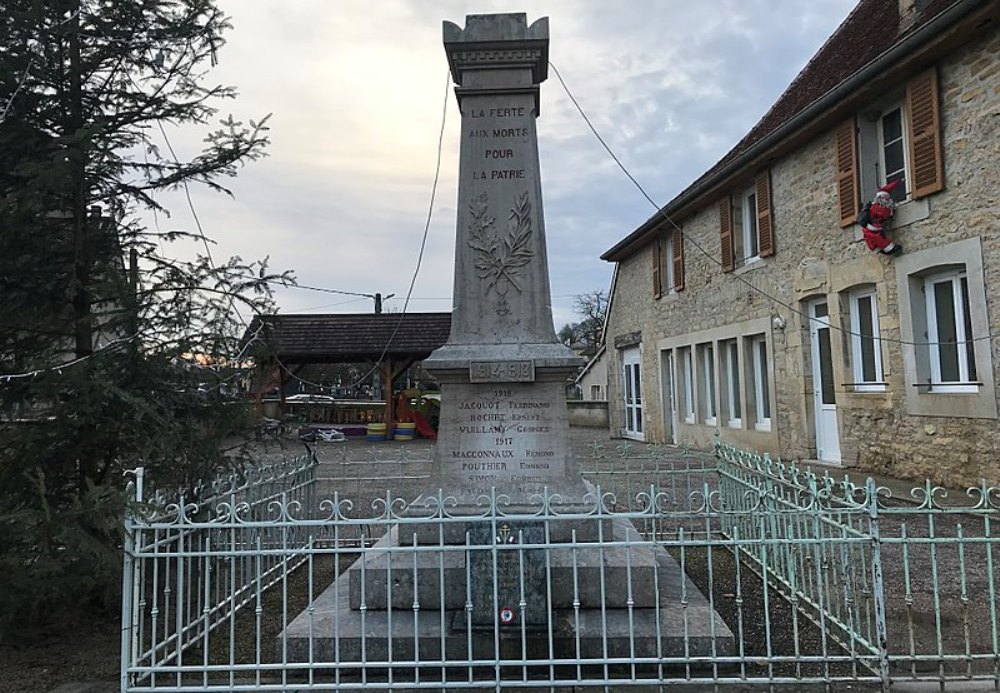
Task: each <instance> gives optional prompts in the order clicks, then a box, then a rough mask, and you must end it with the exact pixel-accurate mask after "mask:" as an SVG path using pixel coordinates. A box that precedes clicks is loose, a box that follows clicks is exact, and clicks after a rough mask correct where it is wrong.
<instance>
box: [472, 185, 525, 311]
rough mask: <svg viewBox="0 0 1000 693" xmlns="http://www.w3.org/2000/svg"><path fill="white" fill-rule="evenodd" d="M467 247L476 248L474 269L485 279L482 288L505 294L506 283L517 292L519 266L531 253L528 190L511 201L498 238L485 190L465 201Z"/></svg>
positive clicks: (523, 263) (519, 289)
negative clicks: (467, 201) (508, 212)
mask: <svg viewBox="0 0 1000 693" xmlns="http://www.w3.org/2000/svg"><path fill="white" fill-rule="evenodd" d="M469 214H470V215H471V216H472V221H471V222H470V223H469V247H471V248H472V249H473V250H475V251H476V269H477V270H479V277H480V279H485V280H487V281H488V284H487V287H486V290H487V291H489V290H490V289H493V288H496V289H497V291H498V293H501V294H502V293H506V291H502V290H501V288H504V289H506V285H507V284H509V285H510V286H513V287H514V288H515V289H516V290H517V292H518V293H520V292H521V291H522V287H521V285H520V283H519V282H518V275H520V274H521V269H522V268H523V267H524V266H525V265H527V264H528V263H529V262H531V259H532V258H533V257H534V256H535V253H534V251H533V250H532V249H531V247H530V243H531V236H532V234H533V233H534V229H532V227H531V201H530V200H529V198H528V193H527V192H523V193H521V194H520V195H519V196H518V197H517V199H516V200H515V201H514V205H513V206H512V207H511V209H510V215H509V216H508V218H507V233H506V235H505V236H504V237H503V238H501V237H500V235H499V234H497V233H491V232H492V231H493V229H494V222H495V218H494V217H493V216H490V214H489V199H488V196H487V193H482V194H481V195H479V196H477V197H476V198H474V199H473V200H472V202H470V203H469Z"/></svg>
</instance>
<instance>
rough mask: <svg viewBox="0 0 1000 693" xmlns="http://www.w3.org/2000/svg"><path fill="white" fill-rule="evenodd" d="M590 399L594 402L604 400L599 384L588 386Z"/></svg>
mask: <svg viewBox="0 0 1000 693" xmlns="http://www.w3.org/2000/svg"><path fill="white" fill-rule="evenodd" d="M590 399H591V400H592V401H595V402H596V401H598V400H602V399H604V396H603V393H602V392H601V386H600V385H599V384H592V385H591V386H590Z"/></svg>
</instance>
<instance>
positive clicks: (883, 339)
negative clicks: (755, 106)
mask: <svg viewBox="0 0 1000 693" xmlns="http://www.w3.org/2000/svg"><path fill="white" fill-rule="evenodd" d="M549 67H551V68H552V71H553V72H554V73H555V75H556V78H558V80H559V84H561V85H562V88H563V90H564V91H565V92H566V96H568V97H569V100H570V101H572V102H573V105H574V106H575V107H576V110H577V112H578V113H579V114H580V116H581V117H582V118H583V120H584V122H585V123H586V124H587V127H589V128H590V131H591V132H592V133H593V134H594V137H596V138H597V141H598V142H600V143H601V146H602V147H604V150H605V151H606V152H607V153H608V155H609V156H610V157H611V158H612V159H613V160H614V162H615V163H616V164H617V165H618V168H619V169H621V171H622V173H624V174H625V176H626V177H627V178H628V179H629V180H630V181H632V184H633V185H634V186H635V188H636V189H637V190H638V191H639V192H640V193H641V194H642V196H643V197H645V198H646V200H647V201H648V202H649V204H651V205H652V206H653V208H654V209H656V213H657V215H659V216H660V217H661V218H663V219H664V220H665V221H666V222H667V223H668V224H670V226H672V227H673V228H674V231H675V232H676V233H678V234H680V235H681V236H682V237H683V238H684V240H686V241H688V242H689V243H691V245H693V246H694V247H695V249H697V250H698V251H699V252H700V253H702V254H703V255H704V256H705V257H707V258H708V259H709V260H710V261H711V262H713V263H715V264H716V265H718V266H719V267H720V268H722V269H725V266H724V265H723V263H722V261H721V260H720V259H719V258H717V257H716V256H715V254H713V253H710V252H709V251H708V250H706V249H705V248H704V247H703V246H702V245H701V244H700V243H698V241H696V240H695V239H694V238H693V237H692V236H691V234H688V233H685V232H684V230H683V229H682V228H681V227H680V226H679V225H678V224H677V222H675V221H674V220H673V219H671V218H670V216H669V215H668V214H667V213H666V212H664V211H663V208H662V207H661V206H660V205H658V204H657V203H656V202H655V201H654V200H653V198H652V197H650V196H649V194H648V193H647V192H646V189H645V188H643V187H642V184H641V183H639V181H638V180H636V179H635V176H633V175H632V173H631V172H629V170H628V168H626V166H625V164H623V163H622V162H621V159H619V158H618V156H617V155H616V154H615V152H614V151H613V150H612V149H611V147H610V146H609V145H608V143H607V142H606V141H605V140H604V138H603V137H601V134H600V133H599V132H598V131H597V128H596V127H594V124H593V123H592V122H591V120H590V118H589V117H588V116H587V113H586V112H585V111H584V110H583V107H582V106H581V105H580V103H579V102H578V101H577V100H576V97H575V96H573V92H571V91H570V89H569V87H568V86H567V85H566V81H565V80H564V79H563V77H562V75H561V74H559V70H558V69H556V66H555V65H553V64H552V63H551V62H550V63H549ZM725 274H727V275H729V276H731V277H733V278H734V279H736V280H738V281H741V282H743V283H744V284H745V285H746V286H747V287H749V288H750V289H751V290H752V291H755V292H757V293H758V294H760V295H761V296H763V297H764V298H766V299H768V300H769V301H771V302H772V303H774V304H775V305H779V306H781V307H783V308H785V309H787V310H789V311H791V312H792V313H795V314H797V315H800V316H802V317H804V318H806V319H807V320H809V321H814V320H816V318H813V317H811V316H810V315H808V314H807V313H805V312H803V311H801V310H799V309H798V308H796V307H795V306H792V305H790V304H788V303H786V302H784V301H782V300H781V299H779V298H776V297H775V296H772V295H771V294H769V293H767V292H766V291H764V290H763V289H761V288H759V287H757V286H755V285H754V284H753V283H752V282H751V281H750V280H749V279H747V278H746V277H744V276H742V275H739V274H735V273H733V272H726V273H725ZM824 326H827V327H830V328H832V329H834V330H837V331H839V332H842V333H844V334H848V335H851V336H852V337H861V338H862V339H877V340H879V341H881V342H887V343H892V344H906V345H908V346H919V347H926V346H939V345H942V344H945V345H948V346H953V345H958V344H968V343H970V342H979V341H983V340H992V339H995V338H997V337H998V336H1000V333H998V334H993V333H987V334H986V335H985V336H982V337H974V338H972V339H963V340H959V341H952V342H915V341H909V340H905V339H894V338H892V337H883V336H881V335H873V334H865V333H863V332H854V331H852V330H850V329H847V328H844V327H840V326H839V325H834V324H833V323H832V322H830V323H829V324H827V323H824Z"/></svg>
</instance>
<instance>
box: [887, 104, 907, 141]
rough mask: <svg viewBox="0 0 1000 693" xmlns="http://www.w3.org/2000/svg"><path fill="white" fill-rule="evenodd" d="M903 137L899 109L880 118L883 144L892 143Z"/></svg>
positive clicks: (901, 116)
mask: <svg viewBox="0 0 1000 693" xmlns="http://www.w3.org/2000/svg"><path fill="white" fill-rule="evenodd" d="M902 136H903V114H902V112H901V111H900V109H898V108H897V109H896V110H894V111H889V112H888V113H886V114H885V115H884V116H882V138H883V141H884V142H892V141H893V140H898V139H900V138H901V137H902Z"/></svg>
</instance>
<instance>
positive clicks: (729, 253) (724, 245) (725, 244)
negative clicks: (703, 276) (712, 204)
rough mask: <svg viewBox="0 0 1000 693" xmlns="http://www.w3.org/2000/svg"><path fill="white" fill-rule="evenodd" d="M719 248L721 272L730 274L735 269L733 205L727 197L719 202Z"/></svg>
mask: <svg viewBox="0 0 1000 693" xmlns="http://www.w3.org/2000/svg"><path fill="white" fill-rule="evenodd" d="M719 247H720V248H721V250H722V271H723V272H732V271H733V268H734V267H736V258H734V257H733V205H732V202H731V201H730V199H729V196H728V195H727V196H726V197H724V198H722V200H720V201H719Z"/></svg>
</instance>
